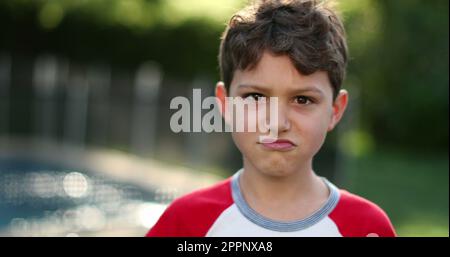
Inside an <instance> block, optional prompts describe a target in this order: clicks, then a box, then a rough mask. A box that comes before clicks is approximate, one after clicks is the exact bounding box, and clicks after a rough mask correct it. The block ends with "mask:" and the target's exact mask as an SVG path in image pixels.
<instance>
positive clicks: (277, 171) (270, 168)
mask: <svg viewBox="0 0 450 257" xmlns="http://www.w3.org/2000/svg"><path fill="white" fill-rule="evenodd" d="M257 167H258V170H260V171H261V172H262V173H264V174H265V175H267V176H272V177H285V176H289V175H292V174H293V173H294V171H293V170H291V169H292V167H293V165H288V164H286V163H283V164H280V163H278V164H275V163H268V164H264V163H262V165H257Z"/></svg>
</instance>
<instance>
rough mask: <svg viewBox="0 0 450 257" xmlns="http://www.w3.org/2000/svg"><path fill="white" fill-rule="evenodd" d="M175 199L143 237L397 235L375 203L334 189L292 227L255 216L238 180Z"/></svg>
mask: <svg viewBox="0 0 450 257" xmlns="http://www.w3.org/2000/svg"><path fill="white" fill-rule="evenodd" d="M241 172H242V170H240V171H238V172H237V173H236V174H235V175H234V176H232V177H230V178H228V179H226V180H224V181H222V182H219V183H217V184H215V185H213V186H211V187H208V188H205V189H201V190H197V191H194V192H192V193H190V194H188V195H185V196H183V197H180V198H178V199H176V200H175V201H174V202H173V203H172V204H170V205H169V207H168V208H167V209H166V211H165V212H164V213H163V214H162V215H161V217H160V218H159V220H158V222H157V223H156V224H155V225H154V226H153V227H152V228H151V229H150V231H149V232H148V233H147V236H161V237H189V236H195V237H203V236H211V237H229V236H231V237H244V236H252V237H262V236H270V237H279V236H288V237H302V236H308V237H319V236H327V237H341V236H345V237H366V236H380V237H385V236H388V237H393V236H395V235H396V234H395V231H394V228H393V226H392V224H391V222H390V220H389V218H388V216H387V215H386V213H385V212H384V211H383V210H382V209H381V208H380V207H378V206H377V205H376V204H374V203H372V202H370V201H368V200H366V199H364V198H362V197H359V196H356V195H354V194H351V193H349V192H347V191H345V190H340V189H338V188H337V187H336V186H335V185H333V184H332V183H331V182H329V181H328V180H326V179H325V178H324V181H325V182H326V184H327V185H328V187H329V189H330V195H329V197H328V200H327V202H326V203H325V204H324V205H323V206H322V207H321V208H320V209H319V210H317V211H316V212H315V213H313V214H312V215H311V216H309V217H307V218H305V219H301V220H297V221H290V222H282V221H276V220H271V219H268V218H266V217H263V216H261V215H260V214H258V213H257V212H256V211H254V210H253V209H252V208H251V207H250V206H249V205H248V204H247V203H246V201H245V199H244V197H243V196H242V193H241V190H240V187H239V182H238V181H239V176H240V174H241Z"/></svg>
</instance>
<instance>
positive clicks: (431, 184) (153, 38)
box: [0, 0, 449, 236]
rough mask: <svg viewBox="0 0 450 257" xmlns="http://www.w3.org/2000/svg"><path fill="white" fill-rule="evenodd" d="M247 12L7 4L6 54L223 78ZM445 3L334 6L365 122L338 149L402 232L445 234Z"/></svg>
mask: <svg viewBox="0 0 450 257" xmlns="http://www.w3.org/2000/svg"><path fill="white" fill-rule="evenodd" d="M244 4H245V1H243V0H214V1H212V0H189V1H185V0H2V1H0V26H1V27H0V29H1V30H0V31H1V32H0V53H1V52H9V53H11V54H12V55H13V56H29V57H34V56H36V55H39V54H42V53H48V52H50V53H55V54H58V55H61V56H64V57H68V58H70V59H71V61H75V62H81V63H86V62H87V63H90V62H95V63H96V62H107V63H110V64H112V65H113V66H118V67H120V68H126V69H134V68H136V66H138V65H139V64H140V63H142V62H144V61H147V60H153V61H156V62H158V63H159V64H160V65H161V66H162V69H163V70H164V74H165V76H169V77H170V76H173V77H177V78H179V79H181V80H183V79H185V80H186V81H190V79H192V78H194V77H195V76H197V75H199V74H202V75H206V76H209V77H210V78H214V79H218V78H219V76H218V64H217V60H216V58H217V54H218V47H219V42H220V35H221V33H222V31H223V29H224V27H225V24H226V22H227V20H228V19H229V17H230V16H231V15H232V13H234V11H236V10H237V9H239V8H240V7H241V6H243V5H244ZM448 4H449V2H448V1H447V0H426V1H425V0H395V1H393V0H341V1H339V4H338V8H339V9H340V11H341V13H342V16H343V18H344V22H345V24H346V29H347V34H348V42H349V48H350V54H351V61H350V64H349V70H348V76H347V79H346V81H345V85H344V88H347V89H348V90H349V92H350V96H351V100H352V102H351V105H350V108H349V110H348V111H350V112H352V115H353V116H352V115H348V116H350V117H353V119H356V120H357V121H356V122H355V121H352V122H353V123H354V124H353V125H351V126H349V127H348V128H349V129H348V130H346V131H344V135H343V136H342V138H341V139H340V141H339V146H340V148H341V149H342V150H344V151H342V152H343V153H344V154H346V156H351V157H355V158H350V161H349V163H348V164H347V165H346V167H345V169H348V171H347V173H348V174H347V176H348V177H349V179H348V188H349V189H350V190H351V191H354V192H355V193H358V194H361V195H362V196H365V197H367V198H368V199H370V200H373V201H375V202H376V203H379V204H380V205H381V207H383V208H385V209H386V211H387V212H388V214H389V215H390V216H391V217H392V220H393V222H394V225H395V226H396V228H398V232H399V234H400V235H447V236H448V156H447V154H448V85H449V78H448V69H449V67H448V57H449V56H448V43H449V42H448V38H449V37H448V36H449V35H448V33H449V26H448ZM190 85H191V84H190V83H186V87H188V86H190ZM211 86H213V85H211ZM348 116H345V119H346V118H348ZM355 124H356V125H355ZM332 136H336V135H332ZM388 149H389V150H388ZM400 153H402V154H400ZM424 153H427V155H426V156H425V155H424ZM379 185H383V188H382V189H380V187H379Z"/></svg>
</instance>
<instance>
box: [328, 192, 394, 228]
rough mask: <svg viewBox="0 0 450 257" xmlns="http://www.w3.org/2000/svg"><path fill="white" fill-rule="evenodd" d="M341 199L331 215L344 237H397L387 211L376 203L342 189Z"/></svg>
mask: <svg viewBox="0 0 450 257" xmlns="http://www.w3.org/2000/svg"><path fill="white" fill-rule="evenodd" d="M340 192H341V194H340V199H339V202H338V204H337V206H336V207H335V209H334V210H333V211H332V212H331V213H330V215H329V217H330V218H331V219H332V220H333V221H334V222H335V223H336V225H337V227H338V229H339V232H340V233H341V234H342V236H344V237H367V236H375V237H377V236H378V237H395V236H396V233H395V230H394V227H393V226H392V223H391V221H390V220H389V218H388V216H387V215H386V213H385V212H384V211H383V210H382V209H381V208H380V207H378V206H377V205H376V204H374V203H372V202H370V201H368V200H366V199H364V198H362V197H359V196H357V195H354V194H351V193H349V192H347V191H345V190H340Z"/></svg>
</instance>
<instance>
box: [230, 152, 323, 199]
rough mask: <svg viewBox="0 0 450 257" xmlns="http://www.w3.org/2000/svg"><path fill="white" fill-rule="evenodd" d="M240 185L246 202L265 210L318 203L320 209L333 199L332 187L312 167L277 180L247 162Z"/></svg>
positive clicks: (300, 169)
mask: <svg viewBox="0 0 450 257" xmlns="http://www.w3.org/2000/svg"><path fill="white" fill-rule="evenodd" d="M239 183H240V185H241V189H242V194H243V195H244V198H246V201H247V202H249V204H251V205H252V203H253V205H255V206H261V207H262V208H284V207H285V206H292V205H293V203H296V205H297V206H306V205H309V203H310V202H316V203H317V201H318V200H319V202H320V204H319V205H318V206H320V205H321V204H322V203H323V202H325V201H326V199H327V198H328V195H329V190H328V187H327V186H326V185H325V184H324V182H323V181H322V179H320V178H319V177H318V176H317V175H316V174H315V173H314V171H313V170H312V163H307V164H305V165H304V166H303V167H300V168H299V169H298V170H296V172H293V173H291V174H289V175H283V176H275V175H270V174H267V173H264V172H263V171H260V170H258V169H257V168H256V167H254V166H253V165H251V163H249V162H248V161H246V160H245V159H244V172H243V173H242V174H241V176H240V181H239ZM316 205H317V204H315V205H314V206H311V208H315V207H317V206H316Z"/></svg>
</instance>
